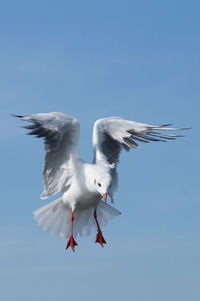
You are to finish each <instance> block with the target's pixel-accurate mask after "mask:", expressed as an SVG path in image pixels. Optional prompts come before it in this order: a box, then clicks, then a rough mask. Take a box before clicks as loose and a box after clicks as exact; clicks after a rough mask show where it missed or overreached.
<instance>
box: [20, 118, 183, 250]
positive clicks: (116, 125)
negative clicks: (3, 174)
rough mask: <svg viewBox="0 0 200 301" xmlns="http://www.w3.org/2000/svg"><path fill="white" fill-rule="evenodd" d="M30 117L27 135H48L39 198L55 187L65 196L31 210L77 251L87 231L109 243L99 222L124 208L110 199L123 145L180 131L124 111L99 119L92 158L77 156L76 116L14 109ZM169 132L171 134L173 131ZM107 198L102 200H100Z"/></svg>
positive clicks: (134, 145) (172, 136)
mask: <svg viewBox="0 0 200 301" xmlns="http://www.w3.org/2000/svg"><path fill="white" fill-rule="evenodd" d="M15 116H16V117H18V118H20V119H22V120H24V121H28V122H31V124H30V125H27V126H25V128H26V129H28V130H30V132H29V133H28V134H29V135H36V137H38V138H44V148H45V157H44V169H43V183H44V191H43V193H42V195H41V199H46V198H48V197H50V196H52V195H55V194H57V193H62V197H60V198H58V199H57V200H55V201H53V202H50V203H48V204H46V205H45V206H43V207H41V208H39V209H37V210H35V211H34V212H33V214H34V218H35V220H36V221H37V222H38V225H39V226H41V227H42V228H43V229H44V230H46V231H48V232H50V233H51V234H52V235H59V236H60V237H61V238H62V239H68V241H67V244H66V249H68V247H69V246H70V247H71V248H72V250H73V251H74V248H75V246H76V245H77V242H76V241H75V239H74V237H76V235H77V234H79V235H80V236H87V235H89V234H90V233H91V231H95V230H96V231H97V235H96V238H95V242H96V243H99V244H100V245H101V246H102V247H103V245H104V244H105V243H106V241H105V239H104V237H103V235H102V231H101V228H102V227H103V226H104V225H106V224H107V222H108V221H109V220H110V219H112V218H113V217H115V216H118V215H119V214H120V211H118V210H117V209H115V208H114V207H113V206H111V205H109V204H107V202H106V200H107V196H108V195H109V196H110V198H111V202H113V199H114V193H115V191H116V190H117V164H118V162H119V155H120V152H121V150H123V149H124V150H126V151H129V149H131V148H136V149H137V148H138V142H142V143H149V142H151V141H163V142H164V141H165V142H166V141H167V140H175V139H176V138H177V137H182V135H177V134H172V132H173V131H180V130H185V129H186V128H171V127H169V126H171V124H162V125H150V124H144V123H138V122H134V121H129V120H124V119H122V118H120V117H109V118H104V119H99V120H97V121H96V122H95V124H94V128H93V150H94V158H93V164H89V163H87V162H85V161H83V160H81V159H80V158H79V155H78V142H79V130H80V125H79V122H78V120H76V119H75V118H73V117H71V116H68V115H66V114H63V113H57V112H51V113H40V114H33V115H25V116H21V115H15ZM169 133H170V134H169ZM102 199H103V200H102Z"/></svg>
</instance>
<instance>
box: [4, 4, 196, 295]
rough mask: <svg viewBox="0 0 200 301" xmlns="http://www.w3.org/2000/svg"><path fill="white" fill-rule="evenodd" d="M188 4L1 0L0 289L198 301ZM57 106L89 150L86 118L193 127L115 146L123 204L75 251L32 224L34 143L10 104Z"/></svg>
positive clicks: (37, 108) (36, 183)
mask: <svg viewBox="0 0 200 301" xmlns="http://www.w3.org/2000/svg"><path fill="white" fill-rule="evenodd" d="M199 9H200V4H199V1H196V0H193V1H184V0H183V1H155V0H153V1H140V2H139V1H112V0H111V1H87V0H86V1H80V0H79V1H74V2H73V3H72V1H37V0H36V1H17V2H16V1H6V2H4V3H1V4H0V23H1V26H0V43H1V47H0V66H1V68H0V104H1V111H0V138H1V171H2V172H1V202H0V247H1V248H0V249H1V251H0V266H1V268H0V283H1V299H2V300H5V301H10V300H13V299H15V300H20V301H25V300H30V301H32V300H48V301H53V300H55V299H56V300H64V299H67V300H68V299H72V298H73V299H74V300H75V301H76V300H80V299H81V298H82V299H84V300H96V301H99V300H102V298H104V299H105V300H108V299H111V300H116V301H118V300H122V299H125V298H126V299H127V300H137V301H146V300H148V301H151V300H152V301H160V300H162V301H168V300H172V301H173V300H182V301H186V300H192V301H196V300H199V298H200V289H199V282H200V273H199V270H200V236H199V233H200V219H199V216H200V200H199V163H200V162H199V161H200V160H199V147H200V143H199V139H198V137H199V130H200V129H199V111H200V101H199V98H200V91H199V70H200V60H199V59H200V56H199V53H200V40H199V30H200V21H199ZM50 111H60V112H64V113H67V114H70V115H72V116H74V117H76V118H77V119H78V120H79V121H80V123H81V137H80V156H81V157H82V158H83V159H85V160H87V161H91V160H92V148H91V136H92V126H93V123H94V121H95V120H96V119H98V118H102V117H106V116H121V117H124V118H127V119H130V120H135V121H139V122H146V123H168V122H170V123H175V124H176V126H180V127H188V126H191V127H192V128H193V129H192V130H191V131H188V132H187V133H186V134H187V135H186V137H185V138H183V139H179V140H178V141H176V142H169V143H160V144H157V143H154V144H153V143H152V144H151V145H141V148H140V150H139V151H135V150H133V151H131V152H129V153H123V154H122V156H121V160H120V161H121V164H120V165H119V190H118V192H117V194H116V197H115V199H116V204H115V206H116V208H118V209H119V210H120V211H121V212H122V213H123V214H122V215H121V216H119V217H117V218H116V219H115V220H113V221H111V222H110V223H109V225H108V226H107V227H106V228H104V229H103V233H104V236H105V238H106V240H107V242H108V244H107V246H106V247H105V248H104V249H101V248H100V247H99V246H97V245H95V244H94V242H93V241H94V236H95V234H93V235H91V236H89V237H88V238H85V239H82V238H77V242H78V243H79V246H78V247H77V249H76V252H75V254H74V253H72V252H70V251H67V252H66V251H65V249H64V247H65V241H62V240H60V239H59V238H52V237H51V236H50V235H49V234H48V233H46V232H44V231H43V230H42V229H40V228H39V227H38V226H37V225H36V223H35V222H34V220H33V217H32V211H33V210H34V209H36V208H38V207H40V206H42V205H43V204H44V201H42V200H40V198H39V196H40V193H41V191H42V181H41V171H42V164H43V162H42V160H43V146H42V141H39V140H36V139H33V137H29V136H26V135H25V130H24V129H22V128H20V126H21V124H20V122H19V121H18V120H17V119H14V118H12V117H10V116H9V114H27V113H39V112H50Z"/></svg>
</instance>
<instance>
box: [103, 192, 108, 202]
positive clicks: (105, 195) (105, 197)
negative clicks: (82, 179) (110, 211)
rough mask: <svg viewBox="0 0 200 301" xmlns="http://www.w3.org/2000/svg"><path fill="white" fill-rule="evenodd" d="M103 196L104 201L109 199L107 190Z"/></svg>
mask: <svg viewBox="0 0 200 301" xmlns="http://www.w3.org/2000/svg"><path fill="white" fill-rule="evenodd" d="M103 198H104V201H106V200H107V193H106V192H105V193H103Z"/></svg>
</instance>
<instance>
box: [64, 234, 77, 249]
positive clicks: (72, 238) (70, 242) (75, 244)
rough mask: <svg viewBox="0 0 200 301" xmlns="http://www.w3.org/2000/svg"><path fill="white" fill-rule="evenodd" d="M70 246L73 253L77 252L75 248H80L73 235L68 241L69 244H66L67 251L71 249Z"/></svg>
mask: <svg viewBox="0 0 200 301" xmlns="http://www.w3.org/2000/svg"><path fill="white" fill-rule="evenodd" d="M69 246H70V247H71V248H72V251H73V252H75V250H74V247H75V246H78V244H77V242H76V241H75V240H74V237H73V235H70V237H69V239H68V241H67V244H66V247H65V249H66V250H67V249H68V248H69Z"/></svg>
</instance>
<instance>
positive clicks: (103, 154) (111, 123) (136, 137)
mask: <svg viewBox="0 0 200 301" xmlns="http://www.w3.org/2000/svg"><path fill="white" fill-rule="evenodd" d="M169 126H170V124H162V125H151V124H145V123H138V122H135V121H130V120H125V119H122V118H120V117H108V118H104V119H99V120H97V121H96V122H95V124H94V128H93V149H94V159H93V162H94V163H99V164H100V163H102V164H104V165H108V164H109V165H110V166H113V167H112V168H111V174H112V178H113V183H112V187H111V189H110V191H111V193H110V194H111V198H112V194H113V193H114V191H116V189H117V170H116V168H117V163H118V162H119V156H120V152H121V150H122V149H125V150H126V151H128V150H129V149H131V148H136V149H137V148H138V143H137V142H143V143H149V142H151V141H163V142H165V141H167V140H175V139H176V138H177V137H182V135H177V134H172V133H170V134H169V133H167V132H166V131H170V132H173V131H180V130H185V129H184V128H170V127H169Z"/></svg>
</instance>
